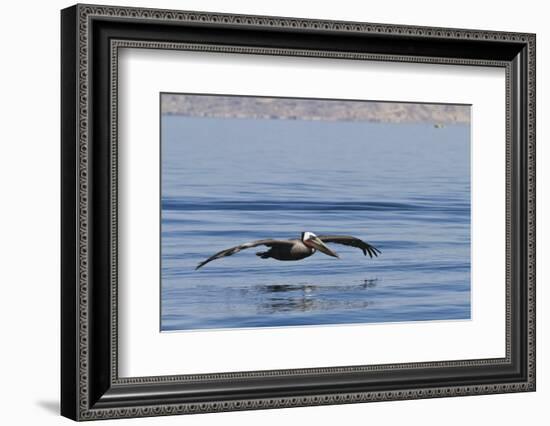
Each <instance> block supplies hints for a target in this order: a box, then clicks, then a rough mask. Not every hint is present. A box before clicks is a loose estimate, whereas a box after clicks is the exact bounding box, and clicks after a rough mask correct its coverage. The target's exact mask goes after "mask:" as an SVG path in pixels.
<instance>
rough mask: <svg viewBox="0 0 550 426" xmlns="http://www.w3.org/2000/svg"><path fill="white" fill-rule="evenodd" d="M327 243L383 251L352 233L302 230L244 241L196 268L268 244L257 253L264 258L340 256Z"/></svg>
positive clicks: (375, 252) (375, 253)
mask: <svg viewBox="0 0 550 426" xmlns="http://www.w3.org/2000/svg"><path fill="white" fill-rule="evenodd" d="M325 243H336V244H343V245H346V246H352V247H357V248H360V249H361V250H363V254H364V255H365V256H366V255H367V254H368V255H369V256H370V257H371V258H372V256H378V254H379V253H381V251H380V250H378V249H377V248H376V247H374V246H372V245H370V244H368V243H366V242H364V241H362V240H360V239H359V238H355V237H352V236H350V235H319V236H317V235H315V234H314V233H313V232H302V236H301V238H299V239H298V238H296V239H292V240H269V239H268V240H257V241H251V242H249V243H244V244H241V245H239V246H235V247H231V248H228V249H226V250H222V251H220V252H218V253H216V254H215V255H213V256H210V257H209V258H208V259H206V260H204V261H202V262H201V263H199V264H198V265H197V267H196V268H195V270H197V269H199V268H202V267H203V266H204V265H206V264H207V263H208V262H212V261H213V260H216V259H221V258H222V257H226V256H231V255H233V254H235V253H238V252H240V251H241V250H244V249H248V248H252V247H258V246H266V247H269V250H267V251H261V252H258V253H256V256H259V257H260V258H262V259H269V258H272V259H277V260H302V259H305V258H306V257H309V256H311V255H312V254H314V253H315V252H316V251H317V250H319V251H320V252H321V253H324V254H326V255H328V256H332V257H336V258H340V256H338V254H337V253H336V252H334V251H333V250H331V249H330V248H328V247H327V246H326V245H325Z"/></svg>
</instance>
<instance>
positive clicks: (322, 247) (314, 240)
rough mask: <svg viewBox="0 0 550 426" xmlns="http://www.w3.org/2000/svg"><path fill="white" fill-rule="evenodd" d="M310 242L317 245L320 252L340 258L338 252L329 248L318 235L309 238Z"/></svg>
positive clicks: (314, 245)
mask: <svg viewBox="0 0 550 426" xmlns="http://www.w3.org/2000/svg"><path fill="white" fill-rule="evenodd" d="M309 243H310V244H311V245H312V246H313V247H315V248H316V249H317V250H319V251H320V252H323V253H325V254H328V255H329V256H332V257H337V258H338V259H340V256H338V254H337V253H336V252H334V251H332V250H331V249H329V248H328V247H327V246H326V245H325V243H323V242H322V241H321V240H320V239H319V238H317V237H313V238H310V239H309Z"/></svg>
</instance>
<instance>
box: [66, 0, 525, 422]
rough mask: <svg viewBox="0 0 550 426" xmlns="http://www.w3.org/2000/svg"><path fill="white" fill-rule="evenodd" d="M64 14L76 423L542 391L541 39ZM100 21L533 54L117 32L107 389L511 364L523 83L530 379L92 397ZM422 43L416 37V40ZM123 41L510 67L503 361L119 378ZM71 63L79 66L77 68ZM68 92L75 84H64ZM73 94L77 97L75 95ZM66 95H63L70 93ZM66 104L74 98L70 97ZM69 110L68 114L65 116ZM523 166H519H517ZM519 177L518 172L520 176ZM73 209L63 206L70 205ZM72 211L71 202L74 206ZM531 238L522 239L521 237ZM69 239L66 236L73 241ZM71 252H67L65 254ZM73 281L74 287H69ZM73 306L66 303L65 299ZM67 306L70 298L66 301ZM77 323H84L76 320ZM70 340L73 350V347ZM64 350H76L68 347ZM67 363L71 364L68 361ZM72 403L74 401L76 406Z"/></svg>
mask: <svg viewBox="0 0 550 426" xmlns="http://www.w3.org/2000/svg"><path fill="white" fill-rule="evenodd" d="M64 13H65V15H64V16H65V19H66V23H65V29H66V33H67V34H65V35H64V37H66V38H67V37H70V36H72V37H75V39H76V41H75V44H74V46H69V45H67V46H65V50H66V51H67V50H74V51H72V53H67V52H65V55H66V57H67V58H68V59H70V60H73V59H74V61H75V62H74V63H73V64H71V65H65V67H66V68H67V70H68V71H67V72H74V74H75V75H74V88H73V89H74V92H75V93H76V104H75V103H73V104H72V105H64V111H65V108H74V109H76V112H75V119H76V121H75V123H76V128H75V131H74V135H73V137H72V138H71V137H69V138H65V140H64V141H63V146H64V147H66V146H68V145H69V144H73V145H74V147H73V149H74V150H75V157H74V158H68V159H67V160H64V167H66V168H67V170H69V167H67V166H66V165H65V164H66V162H68V161H73V162H74V161H75V164H74V165H73V167H74V178H75V179H74V182H73V184H72V185H74V188H73V187H71V188H70V189H73V190H74V192H75V194H73V196H74V197H75V199H74V200H72V199H67V203H69V202H71V201H74V202H73V204H74V205H73V206H72V207H71V209H72V210H71V211H74V213H75V231H76V232H75V233H74V235H72V238H75V239H76V242H75V243H74V244H75V247H74V250H68V252H67V253H68V254H64V255H63V256H64V262H65V263H68V262H75V263H76V265H73V268H74V269H75V272H76V275H75V276H74V277H70V278H66V279H65V280H64V283H63V291H73V292H74V295H73V296H74V298H75V301H76V306H73V309H74V310H71V309H69V308H67V307H64V309H65V310H64V311H63V312H65V314H64V315H63V321H64V322H67V321H69V320H71V321H73V322H74V324H73V327H76V328H75V331H76V336H67V331H66V332H65V337H64V339H65V340H64V343H63V345H64V353H65V351H67V352H70V351H71V350H76V352H74V353H76V354H77V356H76V358H75V359H74V365H72V366H71V368H72V371H71V372H70V373H67V372H66V373H65V378H67V377H70V378H73V376H74V379H76V380H74V383H69V382H71V380H63V377H62V382H63V385H64V387H65V389H66V390H65V391H62V399H63V401H62V403H63V404H64V407H62V412H63V414H65V415H67V416H69V417H71V418H74V419H78V420H91V419H102V418H113V417H140V416H151V415H155V416H156V415H169V414H183V413H197V412H214V411H229V410H247V409H261V408H275V407H292V406H308V405H326V404H343V403H353V402H366V401H382V400H400V399H415V398H434V397H443V396H460V395H475V394H487V393H504V392H517V391H533V390H534V389H535V36H534V35H533V34H521V33H510V32H496V31H478V30H464V29H447V28H429V27H411V26H401V25H386V24H370V23H358V22H337V21H324V20H309V19H295V18H280V17H266V16H246V15H229V14H215V13H202V12H185V11H170V10H156V9H135V8H126V7H104V6H90V5H77V6H74V7H73V8H70V9H67V10H66V11H64ZM95 20H105V21H107V20H111V22H125V21H131V22H139V23H142V24H161V25H162V24H166V23H171V24H177V25H186V24H191V25H215V26H223V27H224V28H254V29H260V30H263V29H277V30H282V31H286V30H289V31H292V32H308V31H315V32H317V33H327V34H335V33H338V34H342V33H345V34H359V35H376V36H381V37H386V38H392V37H400V38H403V37H410V38H411V40H430V39H434V40H438V41H439V40H443V41H445V40H447V41H450V42H453V41H468V42H471V41H473V42H477V41H480V42H488V43H498V42H500V43H506V44H507V45H508V44H509V45H517V46H518V48H523V49H525V55H524V58H526V59H523V60H524V61H526V64H524V67H525V69H526V76H525V81H523V82H521V81H520V82H518V81H515V80H513V76H514V75H515V74H514V73H517V70H516V68H517V66H518V65H517V64H515V63H514V62H513V61H512V60H502V59H476V58H461V57H441V56H413V55H402V54H397V55H396V54H390V53H388V54H382V53H363V52H345V51H334V50H333V51H330V50H316V49H296V48H279V47H252V46H237V45H216V44H212V43H189V42H187V43H183V42H176V41H146V40H139V39H124V40H123V39H111V40H110V46H109V55H110V64H109V70H110V78H109V90H110V93H111V94H110V120H111V123H110V126H109V132H110V153H109V155H110V161H111V166H110V184H109V185H110V195H109V197H110V245H109V247H110V249H109V251H110V288H111V293H110V306H109V308H110V309H109V311H110V318H109V323H110V330H109V336H110V337H109V339H110V345H111V353H110V365H109V382H110V383H109V387H111V388H113V389H115V390H116V389H122V388H124V386H132V385H133V386H138V385H142V386H144V385H162V384H164V385H169V384H171V383H182V382H197V381H199V382H201V381H202V382H217V381H220V380H228V379H245V378H266V377H278V376H286V377H289V376H293V377H297V376H304V375H310V374H313V375H331V374H336V373H337V374H342V373H359V372H363V373H366V372H373V371H389V370H406V369H411V368H413V369H414V368H417V369H419V368H448V367H473V366H487V365H504V364H511V363H512V359H511V357H512V339H513V336H512V332H513V321H514V320H515V319H514V318H513V312H512V280H513V279H517V276H516V277H513V271H512V265H511V263H510V258H511V256H512V254H513V251H512V240H513V238H516V237H517V236H516V237H514V235H515V234H514V232H515V231H514V230H513V226H514V223H513V221H512V213H511V212H512V210H513V208H514V204H513V203H514V202H516V203H517V202H518V200H517V199H515V198H514V197H513V194H512V185H513V183H514V182H513V181H512V177H513V173H514V171H513V170H512V169H513V164H512V163H513V161H517V160H518V159H517V158H516V157H514V155H517V154H514V153H513V152H512V138H513V137H514V134H515V133H514V132H516V133H517V131H518V129H514V128H512V126H511V123H512V118H513V117H512V115H513V114H515V113H518V112H517V111H516V109H517V108H521V106H517V105H513V104H512V98H513V97H514V96H516V95H517V93H516V92H517V91H518V90H520V89H518V87H517V85H521V84H524V85H525V88H524V89H523V90H525V99H526V105H525V106H524V107H523V110H522V111H521V113H522V114H524V115H525V117H524V123H525V126H526V136H527V139H526V141H524V143H526V146H525V152H526V155H527V157H526V158H525V159H524V161H525V166H526V181H525V182H524V184H525V187H524V188H522V187H521V186H520V187H519V191H520V192H521V191H524V193H523V194H522V195H523V197H524V199H525V203H526V218H525V225H526V230H525V232H526V233H527V234H526V235H525V242H524V243H525V247H524V248H525V250H526V265H525V267H526V273H527V282H526V283H524V285H525V286H526V287H525V294H526V295H527V300H526V303H525V309H526V312H525V318H526V348H525V349H526V352H525V353H526V356H527V359H526V362H525V366H524V368H525V369H526V371H525V376H524V377H523V376H522V377H523V378H522V379H521V380H512V381H506V382H501V383H489V384H487V383H485V384H476V385H456V386H454V385H452V386H434V387H426V388H417V387H411V388H406V387H404V388H400V389H398V390H376V391H357V392H355V391H354V392H328V393H317V394H311V395H302V396H273V397H268V398H230V399H223V398H220V399H217V400H215V401H203V402H169V401H165V402H163V403H156V404H147V403H143V404H136V405H132V404H124V403H122V404H121V403H117V404H114V405H113V404H112V403H111V402H110V400H108V401H106V403H101V399H98V398H97V397H93V396H92V395H93V394H94V393H96V392H95V391H94V390H93V389H90V383H91V375H92V374H95V373H96V370H95V368H93V367H92V366H91V364H90V356H91V353H92V352H93V350H94V348H93V343H92V342H93V340H94V338H95V337H94V334H93V333H92V331H91V321H93V320H95V317H94V318H93V317H92V316H91V315H90V312H91V310H90V309H91V307H90V303H91V297H90V286H91V285H92V284H91V281H90V277H91V275H92V274H91V267H92V265H91V263H92V262H93V256H91V251H92V250H91V246H90V244H91V241H92V240H93V238H94V236H93V235H92V231H93V230H92V229H91V228H92V227H91V215H92V214H93V211H94V208H95V207H94V206H93V205H92V204H91V203H92V202H93V201H91V200H93V194H92V188H93V186H94V182H93V179H92V174H93V171H92V170H91V169H90V167H91V161H90V155H91V151H92V149H91V147H90V143H91V140H92V137H93V136H91V132H90V127H91V125H92V124H91V121H90V116H91V114H92V109H93V105H92V104H91V102H92V93H91V90H92V87H93V84H92V77H91V55H92V52H91V49H94V48H97V47H93V46H92V39H93V36H92V34H91V31H92V23H93V21H95ZM413 42H414V41H411V43H413ZM119 48H154V49H177V50H195V51H209V52H212V51H215V52H226V53H236V54H262V55H284V56H288V55H293V56H294V55H297V56H312V57H323V58H337V59H355V60H371V61H397V62H423V63H444V64H456V65H480V66H492V67H503V68H505V69H506V86H507V89H506V110H507V112H506V114H507V117H506V123H507V130H506V135H507V136H506V137H507V141H506V146H507V153H506V162H507V164H506V173H507V182H506V186H507V188H506V193H507V212H506V215H507V217H506V224H507V225H506V227H507V229H506V244H507V247H506V252H507V259H506V277H507V283H506V304H507V306H506V357H505V358H503V359H482V360H464V361H452V362H434V363H414V364H389V365H377V366H360V367H357V366H355V367H327V368H321V369H302V370H274V371H258V372H244V373H223V374H208V375H192V376H160V377H139V378H119V377H118V368H117V363H118V361H117V349H116V348H117V342H118V327H117V256H118V252H117V229H118V219H117V208H116V205H117V199H118V198H117V197H118V194H117V192H118V187H117V156H118V151H117V126H116V120H117V108H118V103H117V101H118V98H117V87H118V78H117V77H118V74H117V72H118V49H119ZM71 67H73V68H74V70H73V69H72V68H71ZM66 90H67V89H66ZM69 98H70V97H69ZM64 99H65V98H64ZM65 103H66V102H65ZM66 114H68V113H66ZM514 170H515V169H514ZM514 176H515V175H514ZM64 209H65V207H64ZM67 209H69V208H68V207H67ZM522 241H523V239H522ZM65 245H67V243H65ZM64 253H65V252H64ZM70 288H72V290H69V289H70ZM63 303H66V302H63ZM64 306H65V305H64ZM75 324H76V325H75ZM65 346H66V348H65ZM66 356H69V355H68V354H67V355H66ZM63 368H67V367H65V366H63ZM64 392H66V393H68V392H75V393H76V395H77V396H76V398H75V399H74V401H73V399H71V398H69V397H68V396H67V394H66V393H64ZM73 402H74V403H76V406H73Z"/></svg>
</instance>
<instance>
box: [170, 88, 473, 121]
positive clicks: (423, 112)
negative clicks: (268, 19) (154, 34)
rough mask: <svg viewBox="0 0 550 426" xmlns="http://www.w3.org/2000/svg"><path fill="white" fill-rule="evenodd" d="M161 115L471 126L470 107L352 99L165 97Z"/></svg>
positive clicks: (177, 95)
mask: <svg viewBox="0 0 550 426" xmlns="http://www.w3.org/2000/svg"><path fill="white" fill-rule="evenodd" d="M161 113H162V114H167V115H181V116H187V117H204V118H252V119H282V120H311V121H369V122H378V123H430V124H434V125H437V126H441V127H443V125H449V124H470V106H469V105H453V104H428V103H405V102H380V101H353V100H345V101H342V100H318V99H297V98H268V97H248V96H224V95H222V96H219V95H187V94H166V93H164V94H162V96H161Z"/></svg>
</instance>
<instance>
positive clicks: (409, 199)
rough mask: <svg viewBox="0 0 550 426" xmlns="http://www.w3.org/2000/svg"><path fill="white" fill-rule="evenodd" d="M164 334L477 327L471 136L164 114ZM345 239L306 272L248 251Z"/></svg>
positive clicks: (408, 127) (413, 128)
mask: <svg viewBox="0 0 550 426" xmlns="http://www.w3.org/2000/svg"><path fill="white" fill-rule="evenodd" d="M161 126H162V134H161V135H162V137H161V139H162V140H161V144H162V154H161V157H162V160H161V161H162V164H161V192H162V200H161V209H162V211H161V217H162V223H161V330H164V331H167V330H191V329H207V328H241V327H263V326H277V327H281V326H293V325H320V324H350V323H372V322H395V321H422V320H448V319H469V318H470V129H469V126H468V125H448V126H446V127H444V128H435V127H434V126H433V125H431V124H388V123H368V122H321V121H301V120H276V119H273V120H270V119H244V118H243V119H241V118H238V119H234V118H226V119H223V118H195V117H193V118H191V117H183V116H175V115H174V116H172V115H163V116H162V119H161ZM302 231H312V232H315V233H316V234H349V235H354V236H357V237H359V238H361V239H363V240H365V241H367V242H369V243H371V244H373V245H375V246H376V247H377V248H379V249H380V250H381V251H382V254H381V255H380V256H379V257H378V258H375V259H370V258H369V257H368V256H367V257H365V256H363V253H362V252H361V251H360V250H358V249H355V248H353V247H346V246H342V245H336V244H331V247H332V248H333V249H335V250H336V251H337V252H338V253H339V254H340V256H341V259H335V258H332V257H329V256H326V255H323V254H321V253H316V254H315V255H313V256H311V257H309V258H307V259H304V260H301V261H297V262H280V261H276V260H273V259H267V260H263V259H260V258H258V257H257V256H255V252H256V251H261V250H262V248H263V247H259V248H252V249H249V250H244V251H242V252H240V253H238V254H236V255H233V256H230V257H226V258H223V259H220V260H215V261H213V262H211V263H209V264H208V265H206V266H205V267H204V268H202V269H200V270H198V271H195V266H196V265H197V263H198V262H200V261H201V260H204V259H206V258H207V257H209V256H211V255H212V254H214V253H216V252H218V251H220V250H223V249H226V248H229V247H232V246H235V245H237V244H241V243H244V242H247V241H252V240H257V239H262V238H283V239H286V238H297V237H299V235H300V233H301V232H302Z"/></svg>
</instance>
